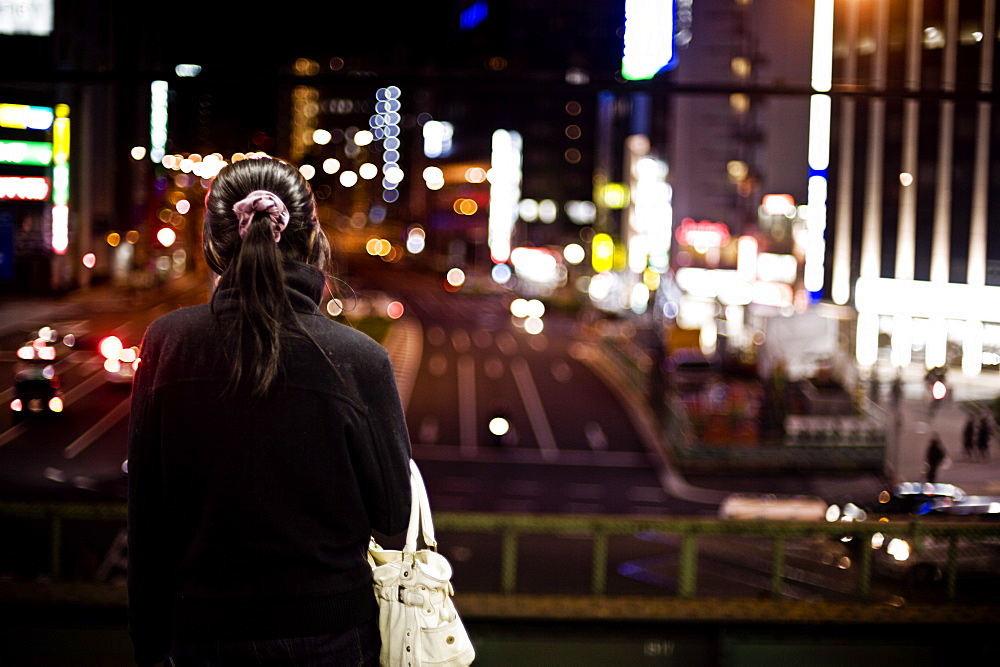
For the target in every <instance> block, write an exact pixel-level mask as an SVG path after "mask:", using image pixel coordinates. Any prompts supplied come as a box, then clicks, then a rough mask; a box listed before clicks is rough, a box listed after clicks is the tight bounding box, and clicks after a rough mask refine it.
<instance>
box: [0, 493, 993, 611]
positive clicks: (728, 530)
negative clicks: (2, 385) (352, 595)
mask: <svg viewBox="0 0 1000 667" xmlns="http://www.w3.org/2000/svg"><path fill="white" fill-rule="evenodd" d="M125 517H126V509H125V505H124V504H123V503H103V504H99V503H94V504H60V503H44V504H43V503H25V502H7V503H0V519H3V520H9V519H15V520H28V521H34V522H46V523H47V525H48V529H47V531H48V542H49V544H48V550H47V551H48V556H49V562H48V563H47V568H45V569H46V570H47V572H46V575H47V576H46V579H48V580H51V581H53V582H59V581H64V580H66V577H64V569H66V568H64V558H65V555H66V554H65V550H66V548H67V547H66V545H65V544H64V528H65V524H66V523H67V522H72V521H90V522H93V521H98V522H119V523H120V524H122V526H121V527H124V520H125ZM435 524H436V527H437V531H438V533H439V540H440V541H441V542H442V544H443V545H445V546H446V547H447V546H448V545H449V544H450V543H453V541H454V540H455V539H457V537H458V536H459V535H462V534H466V535H473V536H479V538H478V539H477V540H476V543H477V544H486V543H487V540H485V539H484V538H483V536H485V535H491V536H496V537H494V540H493V542H494V543H498V544H499V554H498V558H496V556H497V554H493V556H494V557H495V558H494V560H495V561H498V562H499V569H500V573H499V591H498V592H499V593H500V594H502V595H505V596H513V595H520V594H529V595H530V594H534V593H536V591H532V590H521V587H519V585H518V581H519V576H518V575H519V572H522V571H525V572H529V571H531V569H532V568H535V567H538V566H539V565H540V563H538V562H534V561H533V560H532V558H551V557H552V550H549V552H547V553H545V554H538V553H537V552H536V553H535V554H534V555H533V556H529V555H526V554H525V553H524V550H523V549H522V548H521V545H522V543H523V542H524V541H525V540H527V539H528V538H529V537H531V536H542V537H546V538H565V537H567V536H571V537H573V538H574V545H577V546H580V545H581V540H582V541H588V542H589V554H586V553H584V551H585V550H584V549H583V548H577V549H574V550H573V552H574V558H568V559H564V560H565V567H568V568H569V567H581V568H584V569H585V568H587V567H589V576H588V575H587V572H586V571H584V572H580V573H578V574H580V575H582V576H581V577H580V581H586V580H587V579H588V578H589V590H587V586H586V584H583V585H582V586H580V588H579V589H578V590H573V591H570V593H571V594H574V595H589V596H595V597H597V598H600V597H602V596H605V595H607V594H608V574H609V572H610V571H612V564H611V562H610V557H609V552H610V547H611V546H612V545H613V544H615V543H614V540H619V539H620V540H626V539H632V540H634V539H635V536H636V535H657V536H662V537H663V538H664V540H663V542H664V544H666V543H668V542H669V544H670V545H671V547H670V548H671V549H674V548H675V549H676V551H674V552H672V558H675V559H676V570H675V580H676V581H675V583H676V585H675V586H674V587H673V588H672V589H667V588H659V589H657V587H655V586H650V587H649V590H648V591H646V592H645V593H644V594H645V595H659V596H667V597H669V596H674V597H675V598H678V599H681V600H691V599H693V598H695V597H696V596H697V591H698V572H699V559H700V558H701V557H702V554H701V549H700V546H701V544H703V543H705V542H711V543H712V544H716V545H717V544H719V543H725V542H726V541H727V540H733V541H734V543H736V547H735V548H734V551H736V552H738V551H739V549H741V548H742V546H741V544H739V541H740V540H744V541H745V540H746V539H748V538H755V539H757V540H769V541H770V542H771V545H772V546H771V549H770V561H771V565H770V593H771V594H773V595H774V596H775V597H780V596H781V595H782V589H783V587H784V585H785V581H786V572H785V568H786V551H787V545H789V544H790V543H791V542H792V541H794V540H802V539H809V540H815V539H817V538H818V539H821V540H830V541H831V543H833V542H839V541H841V540H842V538H844V537H845V536H850V537H851V538H852V539H853V540H857V541H858V542H857V544H859V545H863V546H861V547H860V548H858V549H857V551H856V553H857V554H858V556H857V557H858V560H859V563H858V565H857V569H856V570H855V572H856V574H855V575H853V580H854V581H856V590H855V591H854V594H855V595H856V598H857V599H858V600H859V601H865V600H868V599H869V597H870V595H871V593H872V580H873V568H872V559H873V555H875V550H874V549H872V548H870V547H869V546H868V545H869V544H870V543H871V542H872V538H873V536H876V534H878V535H880V536H881V537H880V539H881V541H882V542H883V543H884V544H887V543H888V542H889V541H890V540H892V539H893V538H899V539H902V540H906V541H907V542H908V543H909V544H910V545H912V548H913V549H914V551H915V552H916V553H918V554H919V553H920V552H921V550H922V548H923V547H924V545H926V544H928V543H930V542H933V543H934V544H935V545H936V546H937V548H938V550H939V551H942V550H943V551H944V552H945V553H946V557H945V558H944V559H943V562H942V563H941V575H942V577H943V584H944V587H945V591H946V597H947V600H949V601H954V600H955V599H956V591H957V583H958V581H959V578H960V577H961V576H964V575H963V572H962V569H961V568H960V564H961V563H962V558H963V555H964V554H965V553H966V551H967V550H976V552H977V553H985V554H986V556H987V561H988V562H990V563H992V564H993V567H1000V523H990V522H977V521H969V522H947V523H939V522H936V521H922V520H912V521H893V522H887V523H886V522H860V523H858V522H856V523H839V522H838V523H826V522H819V523H812V522H787V523H786V522H763V521H715V520H709V519H675V518H669V519H668V518H637V517H629V516H572V515H527V514H524V515H519V514H473V513H449V512H440V513H437V514H436V515H435ZM0 525H3V524H0ZM8 525H9V524H8ZM7 537H8V536H3V537H2V538H0V541H5V542H8V544H9V543H10V542H9V540H8V539H7ZM497 537H498V538H499V540H498V542H497V539H496V538H497ZM942 547H946V548H944V549H942ZM883 548H884V547H883ZM879 557H883V554H879ZM588 562H589V565H588ZM473 566H474V564H471V565H466V564H463V563H456V578H458V577H461V576H463V567H465V568H469V567H473ZM473 574H475V573H473ZM984 575H985V576H987V577H992V579H993V580H994V581H1000V571H998V570H996V569H995V570H993V571H992V572H985V573H984V572H983V570H982V568H981V567H980V568H979V570H978V571H977V572H976V575H975V576H977V577H979V578H982V577H983V576H984ZM460 590H461V589H460Z"/></svg>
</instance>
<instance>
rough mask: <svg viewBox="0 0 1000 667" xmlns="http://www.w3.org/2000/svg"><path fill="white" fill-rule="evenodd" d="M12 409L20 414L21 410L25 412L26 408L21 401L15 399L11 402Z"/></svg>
mask: <svg viewBox="0 0 1000 667" xmlns="http://www.w3.org/2000/svg"><path fill="white" fill-rule="evenodd" d="M10 409H11V410H13V411H14V412H20V411H21V410H24V406H23V405H22V404H21V399H20V398H15V399H14V400H13V401H11V402H10Z"/></svg>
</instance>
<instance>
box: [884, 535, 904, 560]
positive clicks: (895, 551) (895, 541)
mask: <svg viewBox="0 0 1000 667" xmlns="http://www.w3.org/2000/svg"><path fill="white" fill-rule="evenodd" d="M885 550H886V553H888V554H889V555H890V556H892V557H893V558H895V559H896V560H897V561H904V560H906V559H908V558H909V557H910V543H909V542H907V541H906V540H901V539H899V538H898V537H894V538H892V539H891V540H889V546H887V547H886V548H885Z"/></svg>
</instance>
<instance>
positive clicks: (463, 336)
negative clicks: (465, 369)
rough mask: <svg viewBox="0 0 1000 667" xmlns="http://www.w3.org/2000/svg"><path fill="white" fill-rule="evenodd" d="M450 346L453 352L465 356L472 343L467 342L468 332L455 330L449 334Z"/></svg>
mask: <svg viewBox="0 0 1000 667" xmlns="http://www.w3.org/2000/svg"><path fill="white" fill-rule="evenodd" d="M451 345H452V347H454V348H455V351H456V352H458V353H459V354H465V353H466V352H468V351H469V348H470V347H472V341H471V340H469V332H467V331H466V330H465V329H455V330H454V331H452V332H451Z"/></svg>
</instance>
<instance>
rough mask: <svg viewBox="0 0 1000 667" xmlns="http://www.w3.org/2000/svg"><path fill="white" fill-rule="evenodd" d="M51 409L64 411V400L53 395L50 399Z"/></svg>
mask: <svg viewBox="0 0 1000 667" xmlns="http://www.w3.org/2000/svg"><path fill="white" fill-rule="evenodd" d="M49 410H51V411H52V412H62V411H63V400H62V398H60V397H59V396H53V397H52V398H50V399H49Z"/></svg>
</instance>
